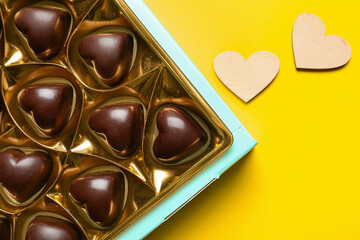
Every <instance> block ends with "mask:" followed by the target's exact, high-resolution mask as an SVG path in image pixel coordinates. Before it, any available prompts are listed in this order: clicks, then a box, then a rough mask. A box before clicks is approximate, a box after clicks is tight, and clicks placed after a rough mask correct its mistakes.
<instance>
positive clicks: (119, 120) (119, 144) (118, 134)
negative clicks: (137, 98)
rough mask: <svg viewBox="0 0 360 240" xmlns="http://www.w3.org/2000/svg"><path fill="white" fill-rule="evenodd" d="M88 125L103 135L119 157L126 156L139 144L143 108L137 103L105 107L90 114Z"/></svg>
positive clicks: (142, 123) (142, 122)
mask: <svg viewBox="0 0 360 240" xmlns="http://www.w3.org/2000/svg"><path fill="white" fill-rule="evenodd" d="M89 125H90V127H91V128H92V129H93V130H94V131H95V132H98V133H102V134H104V135H105V137H106V140H107V141H108V143H109V144H110V146H111V147H113V148H114V149H115V150H116V151H118V152H119V154H120V155H123V156H127V155H130V154H132V153H133V152H134V151H135V150H137V149H138V148H139V146H140V144H141V139H142V131H143V125H144V113H143V107H142V106H141V105H140V104H137V103H124V104H117V105H110V106H105V107H102V108H100V109H97V110H96V111H94V112H93V113H92V114H91V116H90V118H89Z"/></svg>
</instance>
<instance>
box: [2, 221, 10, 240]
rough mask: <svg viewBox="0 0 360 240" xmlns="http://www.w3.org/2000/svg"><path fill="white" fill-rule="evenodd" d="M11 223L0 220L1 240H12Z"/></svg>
mask: <svg viewBox="0 0 360 240" xmlns="http://www.w3.org/2000/svg"><path fill="white" fill-rule="evenodd" d="M10 237H11V236H10V222H9V220H8V219H7V218H0V239H2V240H10Z"/></svg>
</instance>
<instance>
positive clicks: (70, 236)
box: [25, 216, 82, 240]
mask: <svg viewBox="0 0 360 240" xmlns="http://www.w3.org/2000/svg"><path fill="white" fill-rule="evenodd" d="M25 239H26V240H49V239H51V240H81V239H82V236H81V233H80V231H79V229H78V228H77V227H76V226H75V225H74V224H73V223H70V222H68V221H65V220H62V219H58V218H54V217H45V216H37V217H35V218H34V219H33V220H32V221H31V222H30V224H29V226H28V229H27V232H26V238H25Z"/></svg>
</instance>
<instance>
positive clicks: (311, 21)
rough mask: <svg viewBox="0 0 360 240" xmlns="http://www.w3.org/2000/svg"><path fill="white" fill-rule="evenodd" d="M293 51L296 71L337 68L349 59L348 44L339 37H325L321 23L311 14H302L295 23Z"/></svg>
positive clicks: (323, 26) (349, 50)
mask: <svg viewBox="0 0 360 240" xmlns="http://www.w3.org/2000/svg"><path fill="white" fill-rule="evenodd" d="M293 49H294V57H295V64H296V68H298V69H318V70H322V69H333V68H338V67H341V66H344V65H345V64H346V63H348V62H349V60H350V58H351V48H350V46H349V44H348V43H347V42H346V41H345V40H344V39H343V38H341V37H339V36H335V35H330V36H325V25H324V23H323V21H322V20H321V19H320V18H319V17H317V16H316V15H314V14H311V13H303V14H301V15H300V16H299V17H298V18H297V19H296V21H295V24H294V29H293Z"/></svg>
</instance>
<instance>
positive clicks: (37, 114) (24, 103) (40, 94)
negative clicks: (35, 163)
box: [18, 84, 73, 135]
mask: <svg viewBox="0 0 360 240" xmlns="http://www.w3.org/2000/svg"><path fill="white" fill-rule="evenodd" d="M18 101H19V104H20V106H21V107H22V108H23V109H24V110H25V111H28V112H31V113H32V115H33V117H34V120H35V122H36V124H37V125H38V126H39V127H40V128H41V130H42V131H43V132H44V133H46V134H49V135H54V134H56V133H58V132H60V131H61V130H62V129H63V128H64V127H65V125H66V123H67V122H68V121H69V118H70V114H71V109H72V102H73V90H72V88H71V87H70V86H69V85H67V84H52V85H45V84H38V85H32V86H29V87H26V88H24V89H23V90H22V91H21V92H20V94H19V98H18Z"/></svg>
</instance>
